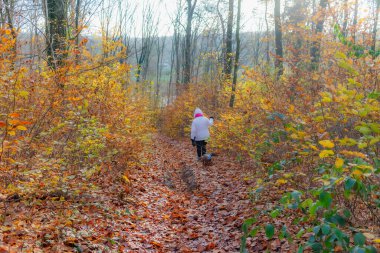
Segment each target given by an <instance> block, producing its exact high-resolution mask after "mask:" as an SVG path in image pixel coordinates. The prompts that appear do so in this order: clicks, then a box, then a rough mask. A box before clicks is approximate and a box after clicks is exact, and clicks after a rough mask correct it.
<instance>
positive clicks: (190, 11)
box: [183, 0, 197, 86]
mask: <svg viewBox="0 0 380 253" xmlns="http://www.w3.org/2000/svg"><path fill="white" fill-rule="evenodd" d="M196 5H197V0H194V2H193V1H192V0H187V22H186V35H185V52H184V53H185V64H184V67H183V83H184V84H185V85H186V86H187V85H188V84H189V83H190V78H191V46H192V45H191V44H192V43H191V35H192V34H191V25H192V21H193V15H194V10H195V6H196Z"/></svg>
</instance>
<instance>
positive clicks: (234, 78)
mask: <svg viewBox="0 0 380 253" xmlns="http://www.w3.org/2000/svg"><path fill="white" fill-rule="evenodd" d="M240 18H241V0H238V9H237V15H236V52H235V61H234V77H233V80H232V94H231V98H230V107H234V103H235V91H236V84H237V73H238V69H239V57H240Z"/></svg>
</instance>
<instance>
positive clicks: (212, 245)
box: [206, 242, 216, 250]
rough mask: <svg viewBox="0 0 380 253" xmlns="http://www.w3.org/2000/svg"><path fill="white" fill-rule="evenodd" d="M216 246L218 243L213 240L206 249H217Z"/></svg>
mask: <svg viewBox="0 0 380 253" xmlns="http://www.w3.org/2000/svg"><path fill="white" fill-rule="evenodd" d="M215 248H216V244H215V243H213V242H210V243H209V244H208V245H207V247H206V250H212V249H215Z"/></svg>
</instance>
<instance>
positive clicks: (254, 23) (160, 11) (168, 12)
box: [88, 0, 369, 36]
mask: <svg viewBox="0 0 380 253" xmlns="http://www.w3.org/2000/svg"><path fill="white" fill-rule="evenodd" d="M101 1H103V3H105V4H104V5H103V7H100V8H99V10H98V11H99V13H100V11H101V8H105V7H107V6H108V5H107V3H108V2H109V3H115V2H116V1H115V0H101ZM120 1H121V4H122V5H123V6H127V5H128V4H129V5H130V6H137V7H136V9H135V11H134V19H135V20H134V22H133V25H131V31H132V30H136V31H135V32H134V33H135V34H132V36H138V34H137V33H139V31H140V29H141V27H142V22H143V21H142V20H143V19H142V10H143V8H144V7H143V6H144V3H149V4H150V5H151V6H153V8H154V10H155V13H156V14H155V15H156V17H159V21H160V23H159V25H158V34H159V35H172V34H173V27H172V22H171V19H172V18H173V16H174V14H175V13H176V11H177V0H120ZM339 1H343V0H336V1H335V2H339ZM182 2H183V6H185V3H186V1H185V0H182ZM210 2H216V0H198V4H197V8H198V10H199V8H200V7H201V6H202V3H210ZM226 2H228V1H226ZM235 2H237V1H235ZM269 2H270V3H269V5H268V18H269V22H270V25H271V23H272V22H273V17H272V16H271V15H272V13H273V3H272V2H273V1H269ZM282 2H283V3H284V2H285V1H282ZM289 2H291V1H288V3H289ZM316 2H317V3H318V2H319V1H316ZM349 2H350V3H351V5H352V4H353V3H354V0H349ZM359 2H360V3H361V4H360V8H359V17H362V18H365V17H366V16H368V15H369V13H368V5H367V4H365V3H368V2H369V1H368V0H359ZM332 4H333V3H332ZM114 6H115V8H116V9H117V8H118V7H117V5H115V4H114ZM116 9H114V10H113V11H112V15H114V16H112V19H113V20H116V19H117V18H116V17H115V16H117V14H116V13H117V11H116ZM129 9H133V8H129ZM182 10H184V7H182ZM196 10H197V9H196ZM235 12H236V8H235ZM264 15H265V6H264V4H263V1H262V0H242V20H241V25H242V31H243V32H244V31H255V30H256V31H257V30H260V27H261V29H264V27H265V23H264ZM225 18H226V19H227V17H225ZM213 21H215V20H210V19H209V20H208V21H206V22H213ZM116 22H117V21H116ZM100 27H101V26H100V18H99V15H95V16H94V18H93V19H92V22H91V24H90V26H89V29H88V32H90V33H98V34H99V33H100V31H101V29H100ZM132 33H133V32H132Z"/></svg>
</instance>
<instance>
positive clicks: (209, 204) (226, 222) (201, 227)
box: [127, 136, 250, 252]
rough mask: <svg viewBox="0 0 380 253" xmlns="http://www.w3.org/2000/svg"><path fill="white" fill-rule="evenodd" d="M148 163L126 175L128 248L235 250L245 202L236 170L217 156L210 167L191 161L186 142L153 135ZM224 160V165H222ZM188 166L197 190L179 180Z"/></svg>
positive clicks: (246, 207) (247, 205)
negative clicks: (128, 177) (129, 185)
mask: <svg viewBox="0 0 380 253" xmlns="http://www.w3.org/2000/svg"><path fill="white" fill-rule="evenodd" d="M150 156H151V157H150V159H151V162H150V163H149V164H147V165H146V166H145V168H143V169H141V170H140V171H138V172H136V173H135V174H133V175H131V181H132V185H135V186H136V187H135V189H134V190H133V193H132V196H133V198H134V199H135V200H136V202H135V203H134V204H131V205H130V208H131V209H130V212H132V214H134V215H131V216H132V217H135V220H134V222H132V223H131V226H132V227H133V226H135V227H134V228H133V229H131V230H130V236H129V239H128V240H129V241H128V242H127V244H128V246H129V247H131V250H135V251H141V252H145V251H147V252H239V245H240V238H241V224H242V221H243V219H244V218H246V217H248V213H249V210H250V201H249V200H248V199H247V189H246V187H247V186H246V185H245V184H244V180H243V178H242V175H244V174H245V173H242V171H241V168H240V166H238V165H237V164H236V163H232V162H226V159H223V157H222V156H219V157H216V158H215V162H214V165H212V166H203V165H202V163H200V162H197V161H196V159H195V150H194V149H193V148H192V147H191V145H190V144H188V143H184V142H177V141H173V140H170V139H169V138H166V137H163V136H157V138H156V139H155V143H154V145H153V146H152V149H151V152H150ZM223 160H225V161H223ZM184 167H185V168H187V169H189V168H192V169H193V171H194V174H195V178H196V181H197V183H198V185H199V188H198V189H197V190H195V191H194V192H190V191H189V190H188V188H187V185H186V184H185V183H184V181H183V180H182V179H181V173H182V170H183V169H184Z"/></svg>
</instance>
